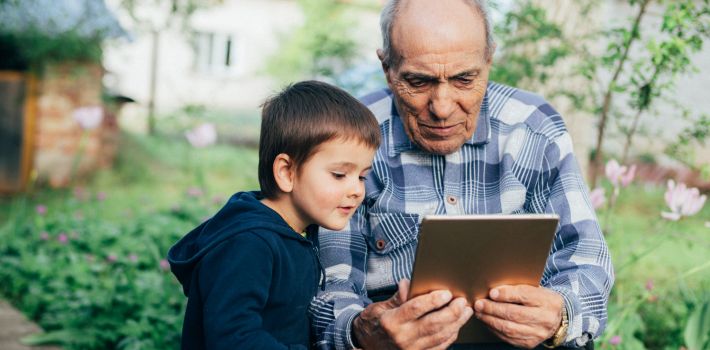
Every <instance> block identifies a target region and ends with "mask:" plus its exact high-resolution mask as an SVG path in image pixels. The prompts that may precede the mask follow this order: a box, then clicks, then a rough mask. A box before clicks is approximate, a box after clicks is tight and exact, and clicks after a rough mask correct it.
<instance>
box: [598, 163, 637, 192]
mask: <svg viewBox="0 0 710 350" xmlns="http://www.w3.org/2000/svg"><path fill="white" fill-rule="evenodd" d="M604 172H605V174H606V177H607V179H609V181H610V182H611V184H612V185H614V187H618V186H619V185H621V186H622V187H626V186H628V185H629V184H630V183H631V181H633V179H634V176H635V175H636V166H635V165H632V166H631V168H627V167H626V166H625V165H623V166H622V165H619V162H617V161H616V159H612V160H610V161H608V162H607V163H606V166H605V167H604Z"/></svg>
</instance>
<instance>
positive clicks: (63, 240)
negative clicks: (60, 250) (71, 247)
mask: <svg viewBox="0 0 710 350" xmlns="http://www.w3.org/2000/svg"><path fill="white" fill-rule="evenodd" d="M57 241H58V242H59V243H61V244H67V242H68V241H69V237H67V234H66V233H64V232H62V233H60V234H59V236H57Z"/></svg>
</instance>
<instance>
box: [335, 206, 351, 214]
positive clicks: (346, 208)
mask: <svg viewBox="0 0 710 350" xmlns="http://www.w3.org/2000/svg"><path fill="white" fill-rule="evenodd" d="M354 209H355V207H354V206H344V205H341V206H339V207H338V210H340V211H341V212H343V213H345V214H349V213H350V212H351V211H353V210H354Z"/></svg>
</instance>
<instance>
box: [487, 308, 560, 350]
mask: <svg viewBox="0 0 710 350" xmlns="http://www.w3.org/2000/svg"><path fill="white" fill-rule="evenodd" d="M476 317H477V318H478V319H479V320H481V322H483V323H485V324H486V325H487V326H488V327H489V328H490V329H491V330H492V331H494V332H495V333H496V334H497V335H498V336H500V337H501V338H503V340H505V341H507V342H509V343H511V344H514V345H518V346H521V345H524V346H525V347H527V346H528V343H529V341H531V340H534V339H546V337H545V336H546V334H544V333H543V332H542V331H541V330H540V329H537V328H533V327H530V326H528V325H526V324H520V323H516V322H512V321H508V320H504V319H501V318H497V317H495V316H491V315H486V314H476ZM541 337H542V338H541ZM534 345H536V344H533V346H534Z"/></svg>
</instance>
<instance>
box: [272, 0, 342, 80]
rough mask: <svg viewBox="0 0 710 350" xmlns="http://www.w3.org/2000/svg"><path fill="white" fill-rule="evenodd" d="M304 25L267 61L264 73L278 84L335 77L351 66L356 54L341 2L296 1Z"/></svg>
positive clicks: (324, 0)
mask: <svg viewBox="0 0 710 350" xmlns="http://www.w3.org/2000/svg"><path fill="white" fill-rule="evenodd" d="M298 4H299V5H300V6H301V8H302V9H303V14H304V16H305V20H304V23H303V25H302V26H301V27H299V28H297V29H296V30H295V31H293V32H292V33H291V34H289V35H286V36H285V37H283V38H282V46H281V48H280V49H279V51H278V53H276V54H275V55H274V56H272V57H271V58H269V59H268V62H267V67H266V71H267V72H268V73H269V74H270V75H272V76H274V77H276V78H278V79H279V80H281V81H284V82H289V81H294V80H299V79H304V78H311V79H312V78H317V77H331V78H332V77H334V76H335V75H336V74H337V73H339V72H342V71H344V70H345V69H347V68H348V66H349V65H350V63H351V61H352V59H353V58H354V56H355V53H356V51H355V50H356V45H355V40H354V39H353V37H352V32H353V31H352V27H354V26H355V25H356V24H355V21H353V20H352V19H351V18H350V17H348V14H347V12H346V10H348V8H349V5H346V4H345V2H341V1H330V0H299V1H298Z"/></svg>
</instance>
